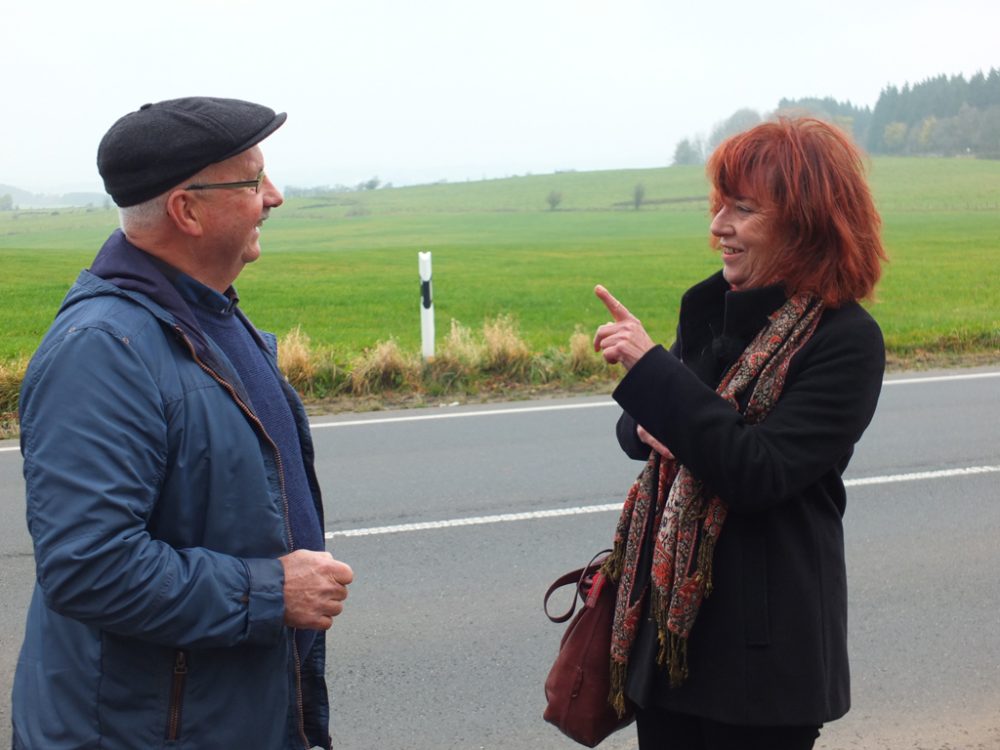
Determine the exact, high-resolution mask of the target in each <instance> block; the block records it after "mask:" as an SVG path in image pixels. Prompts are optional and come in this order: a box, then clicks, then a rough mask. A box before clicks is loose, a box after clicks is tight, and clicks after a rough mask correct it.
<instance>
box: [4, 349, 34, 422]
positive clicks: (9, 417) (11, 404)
mask: <svg viewBox="0 0 1000 750" xmlns="http://www.w3.org/2000/svg"><path fill="white" fill-rule="evenodd" d="M27 369H28V359H27V358H22V359H18V360H14V361H13V362H0V439H4V438H9V437H14V436H15V435H16V434H17V404H18V399H19V396H20V391H21V382H22V381H23V380H24V373H25V371H26V370H27Z"/></svg>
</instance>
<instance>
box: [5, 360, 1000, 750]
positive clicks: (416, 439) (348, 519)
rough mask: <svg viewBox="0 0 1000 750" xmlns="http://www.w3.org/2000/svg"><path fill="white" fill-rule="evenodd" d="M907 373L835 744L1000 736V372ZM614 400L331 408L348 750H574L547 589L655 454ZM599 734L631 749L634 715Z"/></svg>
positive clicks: (26, 567)
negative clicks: (558, 721)
mask: <svg viewBox="0 0 1000 750" xmlns="http://www.w3.org/2000/svg"><path fill="white" fill-rule="evenodd" d="M954 374H955V373H950V374H949V373H942V374H941V375H943V376H944V377H942V378H940V379H938V378H934V377H928V376H926V375H925V376H920V377H918V378H911V377H895V378H891V379H890V380H889V381H888V382H887V384H886V387H885V389H884V390H883V395H882V400H881V403H880V406H879V410H878V413H877V414H876V417H875V421H874V422H873V424H872V426H871V428H870V429H869V431H868V433H867V434H866V436H865V438H864V440H863V441H862V443H861V445H859V447H858V452H857V454H856V456H855V459H854V461H853V463H852V464H851V468H850V471H849V474H848V479H849V482H850V484H851V486H850V489H849V501H848V512H847V517H846V520H845V524H846V533H847V544H848V563H849V566H850V569H849V576H850V590H851V610H850V618H851V652H852V674H853V704H854V706H853V708H852V711H851V713H849V714H848V716H847V717H845V718H844V719H842V720H840V721H838V722H835V723H833V724H830V725H829V726H828V727H826V728H825V729H824V731H823V735H822V737H821V739H820V741H819V743H818V744H817V747H818V748H822V749H824V750H839V749H841V748H844V749H846V748H852V749H853V748H865V749H866V750H869V749H871V750H880V749H882V748H885V749H886V750H889V749H890V748H891V749H892V750H896V749H897V748H926V749H927V750H931V749H932V748H941V749H942V750H943V749H944V748H947V749H948V750H961V749H962V748H970V749H972V748H990V749H992V748H1000V583H998V582H997V571H998V570H1000V535H998V530H1000V502H998V501H1000V489H998V487H1000V440H998V437H1000V431H998V428H997V424H1000V372H997V371H992V372H991V371H988V370H981V371H972V372H964V373H963V377H960V378H955V377H953V375H954ZM616 418H617V409H616V408H615V407H614V406H612V405H611V404H610V401H609V400H608V399H607V398H588V399H572V400H557V401H545V402H521V403H516V404H502V405H490V406H488V407H482V406H479V407H461V406H458V407H442V408H439V409H424V410H417V411H408V412H393V413H390V412H382V413H371V414H365V415H342V416H338V417H335V418H325V419H319V420H316V423H315V427H314V435H315V440H316V444H317V450H318V454H319V471H320V478H321V481H322V483H323V486H324V489H325V502H326V506H327V536H328V548H329V549H330V551H331V552H333V553H334V555H336V556H337V557H339V558H342V559H344V560H346V561H347V562H349V563H350V564H351V565H352V566H353V567H354V569H355V573H356V576H357V577H356V582H355V584H354V585H353V586H352V588H351V596H350V598H349V600H348V607H347V610H346V611H345V613H344V615H342V616H341V617H340V618H338V620H337V622H336V624H335V625H334V628H333V631H332V632H331V635H330V639H329V646H330V650H331V664H330V682H331V688H332V702H333V711H334V717H335V720H334V726H333V734H334V740H335V745H336V747H338V748H342V749H343V750H376V749H377V750H447V749H450V748H456V749H458V748H463V749H466V748H471V749H473V750H476V749H479V748H489V749H491V750H493V749H497V750H501V749H503V750H508V749H509V750H515V749H516V750H527V749H529V748H532V749H534V748H542V749H543V750H560V748H572V747H577V746H576V745H575V744H574V743H572V742H570V741H569V740H566V739H564V738H562V737H561V736H560V735H559V734H558V733H557V732H556V730H554V729H553V728H552V727H550V726H548V725H547V724H545V723H544V722H543V721H542V720H541V712H542V709H543V703H544V700H543V693H542V684H543V682H544V679H545V674H546V672H547V670H548V667H549V665H550V664H551V661H552V658H553V656H554V653H555V649H556V647H557V644H558V640H559V637H560V635H561V633H562V626H557V625H552V624H550V623H549V622H548V620H547V619H546V618H545V617H544V615H543V614H542V610H541V597H542V594H543V592H544V591H545V588H546V587H547V585H548V584H549V583H550V582H551V581H552V580H553V579H554V578H555V577H556V576H558V575H559V574H561V573H563V572H565V571H566V570H568V569H570V568H572V567H578V566H579V565H582V564H583V563H584V562H586V560H587V559H588V558H589V556H590V554H592V553H593V552H596V551H597V550H599V549H601V548H602V547H604V546H607V544H608V542H609V540H610V538H611V534H612V531H613V528H614V523H615V520H616V517H617V516H616V512H615V511H614V510H612V509H610V508H611V506H613V505H615V504H620V502H621V500H622V498H623V497H624V493H625V491H626V489H627V488H628V486H629V484H630V483H631V481H632V479H633V478H634V477H635V474H636V473H637V472H638V470H639V468H640V464H639V463H637V462H633V461H630V460H628V459H626V458H624V457H623V456H622V455H621V453H620V452H619V451H618V448H617V444H616V442H615V440H614V437H613V426H614V421H615V419H616ZM20 464H21V462H20V456H19V454H18V453H17V451H16V443H12V442H6V443H0V557H2V562H3V564H2V565H0V597H2V599H0V601H2V602H3V607H2V608H0V674H3V675H4V680H5V682H4V684H3V685H2V686H0V727H2V728H0V746H4V745H5V744H6V743H7V737H8V735H9V728H8V725H9V700H8V695H9V685H10V680H11V677H12V674H13V668H14V664H15V662H16V659H17V651H18V648H19V645H20V640H21V635H22V631H23V617H24V611H25V607H26V603H27V600H28V597H29V595H30V590H31V586H32V582H33V563H32V559H31V544H30V539H29V538H28V535H27V532H26V531H25V528H24V513H23V480H22V479H21V475H20ZM602 747H605V748H609V750H631V748H634V747H635V742H634V739H633V737H632V732H631V730H625V731H624V732H622V733H620V734H619V735H616V736H615V737H613V738H611V739H610V740H608V741H607V742H606V743H605V745H603V746H602Z"/></svg>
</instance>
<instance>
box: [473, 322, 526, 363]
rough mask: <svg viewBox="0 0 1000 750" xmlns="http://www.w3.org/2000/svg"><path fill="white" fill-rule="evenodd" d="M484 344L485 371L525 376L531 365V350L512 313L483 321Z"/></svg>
mask: <svg viewBox="0 0 1000 750" xmlns="http://www.w3.org/2000/svg"><path fill="white" fill-rule="evenodd" d="M483 345H484V347H485V352H484V356H483V362H482V369H483V370H484V371H485V372H490V373H495V374H498V375H508V376H511V377H523V376H524V374H525V373H526V372H527V371H528V369H529V367H530V365H531V351H530V350H529V349H528V345H527V344H525V343H524V340H523V339H522V338H521V333H520V330H519V329H518V325H517V322H516V321H515V320H514V319H513V318H512V317H511V316H510V315H498V316H497V317H496V318H495V319H494V320H492V321H490V320H487V321H485V322H484V323H483Z"/></svg>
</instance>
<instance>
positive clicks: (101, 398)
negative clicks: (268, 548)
mask: <svg viewBox="0 0 1000 750" xmlns="http://www.w3.org/2000/svg"><path fill="white" fill-rule="evenodd" d="M21 418H22V422H21V430H22V436H21V441H22V451H23V453H24V476H25V484H26V491H27V518H28V528H29V531H30V533H31V536H32V538H33V540H34V545H35V561H36V574H37V579H38V584H39V587H40V589H41V591H42V593H43V595H44V598H45V603H46V605H47V606H48V607H49V608H50V609H52V610H53V611H55V612H57V613H59V614H61V615H64V616H66V617H70V618H73V619H76V620H79V621H81V622H84V623H86V624H89V625H91V626H93V627H96V628H100V629H102V630H107V631H110V632H114V633H117V634H120V635H125V636H129V637H134V638H138V639H141V640H144V641H149V642H153V643H159V644H163V645H170V646H177V647H192V648H201V647H220V646H232V645H236V644H274V643H277V642H278V641H279V639H280V638H282V637H283V616H284V601H283V572H282V567H281V563H280V562H279V561H277V560H267V559H241V558H237V557H233V556H229V555H225V554H221V553H218V552H214V551H212V550H209V549H204V548H192V549H174V548H172V547H171V546H169V545H168V544H166V543H164V542H162V541H159V540H156V539H154V538H152V537H151V536H150V534H149V532H148V530H147V527H148V522H149V518H150V516H151V514H152V512H153V508H154V505H155V503H156V500H157V497H158V488H159V485H160V483H161V481H162V479H163V477H164V473H165V467H166V462H167V460H168V455H167V439H166V437H167V436H166V427H165V418H164V404H163V402H162V397H161V395H160V393H159V390H158V388H157V387H156V382H155V378H154V377H153V376H152V374H151V373H150V372H149V369H148V367H147V365H146V363H145V361H144V360H143V359H142V358H141V357H140V356H138V355H137V354H136V352H135V351H134V349H133V347H131V346H130V345H129V342H128V339H127V338H126V337H123V336H120V335H118V334H115V333H114V332H113V331H111V330H108V329H106V328H101V327H100V326H94V327H87V328H81V329H78V330H72V329H71V330H70V331H69V332H68V333H66V334H65V335H64V336H63V338H62V339H61V340H58V341H56V342H54V343H53V345H52V346H51V347H50V348H48V349H47V350H46V351H45V353H43V354H41V355H40V357H38V361H36V362H34V363H33V364H32V367H31V368H29V371H28V375H27V378H26V380H25V384H24V388H23V390H22V396H21Z"/></svg>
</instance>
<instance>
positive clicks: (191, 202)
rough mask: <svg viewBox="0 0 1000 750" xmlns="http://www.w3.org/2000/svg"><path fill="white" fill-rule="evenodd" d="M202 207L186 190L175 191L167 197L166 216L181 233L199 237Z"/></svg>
mask: <svg viewBox="0 0 1000 750" xmlns="http://www.w3.org/2000/svg"><path fill="white" fill-rule="evenodd" d="M203 211H204V205H203V204H202V203H201V202H200V201H198V200H197V199H196V198H195V197H193V196H192V195H191V194H190V193H189V192H187V191H186V190H175V191H174V192H172V193H171V194H170V195H168V196H167V216H169V217H170V220H171V221H172V222H173V223H174V226H176V227H177V229H179V230H180V231H181V232H182V233H184V234H187V235H190V236H192V237H201V235H202V234H203V233H204V231H205V229H204V227H203V226H202V216H203Z"/></svg>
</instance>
